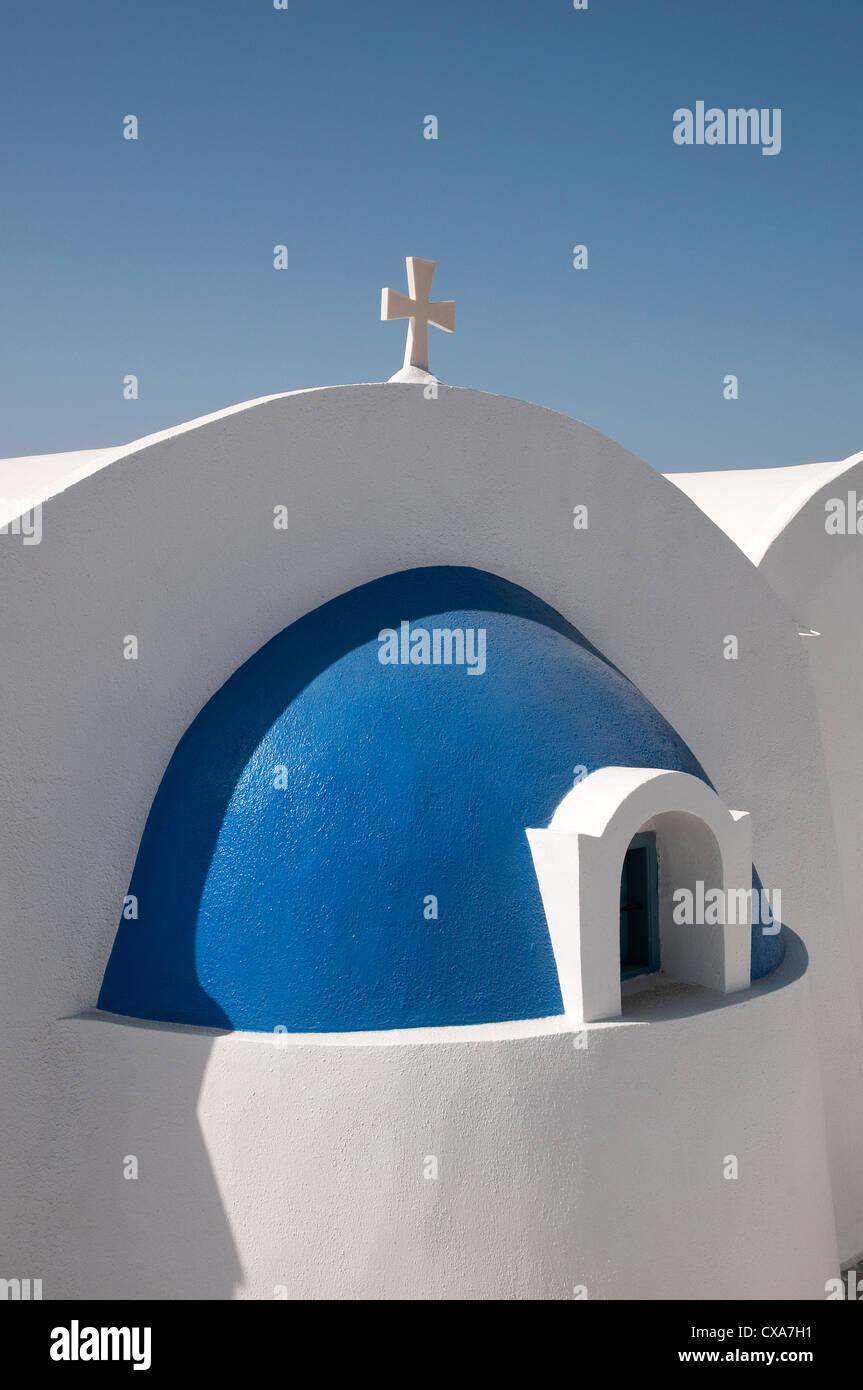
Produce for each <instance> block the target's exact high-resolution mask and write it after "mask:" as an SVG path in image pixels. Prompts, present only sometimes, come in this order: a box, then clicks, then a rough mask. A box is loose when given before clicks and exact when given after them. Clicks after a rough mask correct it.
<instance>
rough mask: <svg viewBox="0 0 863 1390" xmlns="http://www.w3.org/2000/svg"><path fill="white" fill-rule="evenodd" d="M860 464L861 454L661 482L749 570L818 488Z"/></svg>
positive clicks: (681, 475) (670, 476) (671, 476)
mask: <svg viewBox="0 0 863 1390" xmlns="http://www.w3.org/2000/svg"><path fill="white" fill-rule="evenodd" d="M860 462H863V452H861V453H859V454H852V455H851V456H850V458H847V459H842V460H840V461H839V462H838V463H800V464H796V465H795V466H793V467H791V468H737V469H727V470H722V471H714V472H708V473H666V474H665V477H666V478H667V479H668V481H669V482H670V483H674V484H675V486H676V487H679V488H680V490H681V492H685V493H686V495H687V496H688V497H691V498H692V501H693V502H694V503H695V504H696V506H697V507H700V508H701V510H702V511H703V512H704V513H705V514H706V515H707V516H709V517H710V519H711V521H713V522H715V523H716V525H717V526H718V527H719V528H720V530H721V531H724V532H725V534H726V535H727V536H730V538H731V540H733V541H734V543H735V544H736V545H738V546H739V547H740V549H741V550H742V551H743V553H744V555H747V556H748V557H749V559H750V560H751V561H752V563H753V564H754V565H760V563H761V561H762V560H763V559H764V556H765V555H766V553H767V551H768V550H769V548H770V546H771V545H772V544H773V542H774V541H775V539H776V537H777V536H778V535H779V533H780V532H781V531H784V529H785V527H786V526H787V525H788V523H789V521H791V520H792V518H793V517H795V516H796V515H797V513H798V512H799V511H800V509H801V508H802V507H804V506H805V505H806V503H807V502H808V501H809V499H810V498H811V497H814V495H815V493H816V492H818V490H819V488H821V487H823V486H824V485H825V483H829V482H832V481H833V479H834V478H838V477H840V476H841V475H842V474H843V473H845V472H846V471H847V470H848V469H850V468H853V467H854V466H855V464H858V463H860Z"/></svg>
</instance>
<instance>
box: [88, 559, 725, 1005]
mask: <svg viewBox="0 0 863 1390" xmlns="http://www.w3.org/2000/svg"><path fill="white" fill-rule="evenodd" d="M423 633H424V634H425V637H423V636H422V634H423ZM435 634H450V637H449V638H444V637H441V638H440V641H438V639H437V637H436V636H435ZM452 634H456V636H452ZM459 634H462V635H463V638H464V640H463V641H461V642H460V640H459V638H458V635H459ZM471 634H473V636H471ZM480 634H482V639H481V641H480ZM448 650H449V651H450V656H451V659H449V660H448V659H447V655H446V654H447V651H448ZM480 652H481V653H482V657H481V660H480ZM436 653H437V654H438V655H439V656H440V660H438V661H436V660H435V655H436ZM460 653H461V657H462V659H461V660H459V654H460ZM471 653H472V654H473V657H474V658H475V660H474V661H473V665H471V662H470V659H469V658H470V655H471ZM606 764H629V765H630V766H633V767H652V766H656V765H659V766H665V767H671V768H677V769H680V770H685V771H687V772H690V773H691V774H693V780H695V777H696V776H697V775H702V776H703V774H702V773H701V770H700V768H699V766H698V763H697V762H696V760H695V758H694V757H693V756H692V754H691V753H690V752H689V750H688V749H687V747H686V745H685V744H684V743H683V742H682V740H681V739H680V738H678V736H677V735H676V733H675V732H674V730H673V729H672V728H671V726H670V725H669V724H668V723H667V721H666V720H665V719H663V717H662V716H661V715H660V714H659V713H658V711H657V710H656V709H655V708H654V707H653V706H652V705H651V704H650V702H649V701H648V700H647V699H646V698H645V697H644V696H643V695H642V694H641V693H640V692H639V691H638V690H637V689H636V688H635V686H634V685H632V683H631V682H630V681H628V680H627V679H626V677H625V676H623V675H622V674H621V672H620V671H618V670H616V669H615V668H614V667H613V666H611V665H610V664H609V663H608V662H607V661H605V660H604V659H603V657H602V656H601V655H600V653H598V652H597V651H596V650H595V648H593V647H592V646H591V644H590V643H589V642H587V641H586V640H585V638H584V637H583V636H582V635H581V633H579V632H578V631H577V630H576V629H575V628H574V627H573V626H572V625H571V624H570V623H568V622H566V621H565V620H564V619H563V618H562V617H561V615H560V614H559V613H556V612H555V611H554V610H553V609H551V608H550V607H548V605H547V604H545V603H542V602H541V601H540V600H539V599H537V598H536V597H535V596H534V595H532V594H530V593H528V592H527V591H526V590H525V589H521V588H519V587H518V586H516V585H514V584H511V583H508V582H506V581H504V580H502V579H499V578H497V577H496V576H494V575H489V574H486V573H483V572H481V571H477V570H470V569H462V568H459V567H433V568H424V569H418V570H411V571H405V572H402V573H400V574H395V575H390V576H388V577H386V578H384V579H380V580H376V581H373V582H372V583H370V584H366V585H363V586H362V587H361V588H359V589H355V590H351V591H350V592H349V593H347V594H343V595H341V596H340V597H339V598H337V599H335V600H333V601H332V602H330V603H328V604H325V605H324V606H323V607H321V608H319V609H316V610H314V611H313V612H312V613H309V614H307V615H306V617H304V618H302V619H300V620H299V621H298V622H296V623H294V624H292V625H291V626H290V627H288V628H286V629H285V630H284V631H283V632H281V633H280V634H279V635H278V636H277V637H275V638H273V640H272V641H271V642H269V643H268V644H267V645H266V646H265V647H264V648H262V650H261V651H259V652H258V653H257V654H256V655H255V656H254V657H252V658H251V660H250V661H248V662H247V663H246V664H245V665H244V666H243V667H241V668H240V670H238V671H237V672H236V673H235V674H234V675H233V676H232V677H231V678H230V679H229V680H228V682H227V683H226V684H225V685H224V686H223V687H222V688H221V690H219V691H217V692H216V694H215V695H214V696H213V697H212V699H211V700H210V701H209V702H208V704H207V705H206V706H205V707H204V709H203V710H202V711H201V713H200V714H199V715H198V717H197V718H196V719H195V721H194V722H193V724H192V725H191V727H190V728H189V729H188V731H187V732H186V734H185V735H184V737H183V739H182V740H181V742H180V744H179V745H178V747H177V749H176V751H175V753H174V756H173V757H172V759H171V762H170V764H169V766H168V768H167V770H166V772H165V775H164V777H163V779H162V783H161V786H160V787H159V791H158V793H157V795H156V798H155V800H154V802H153V805H152V808H151V810H150V814H149V817H148V819H147V823H146V826H145V828H144V833H143V836H142V839H141V845H140V849H139V853H138V858H137V862H136V865H135V870H134V873H133V876H132V882H131V886H130V890H129V891H130V894H133V895H134V896H135V897H136V899H137V902H138V909H139V915H138V919H137V920H134V921H126V920H123V921H122V922H121V924H120V927H119V930H118V932H117V936H116V940H115V943H114V949H113V952H112V954H111V958H110V961H109V963H108V968H107V970H106V973H105V979H104V983H103V986H102V991H101V994H100V998H99V1004H100V1007H101V1008H103V1009H106V1010H110V1011H112V1012H115V1013H120V1014H130V1015H134V1016H136V1017H144V1018H152V1019H161V1020H166V1021H171V1022H182V1023H192V1024H204V1025H215V1026H221V1027H226V1026H227V1027H232V1028H245V1029H253V1030H267V1031H270V1030H272V1029H274V1028H279V1029H286V1030H287V1031H288V1032H354V1031H363V1030H379V1029H387V1028H410V1027H441V1026H449V1025H462V1024H473V1023H491V1022H498V1021H506V1020H510V1019H526V1018H543V1017H549V1016H552V1015H559V1014H560V1013H561V1012H562V1011H563V1003H562V999H561V990H560V984H559V982H558V971H557V967H556V962H555V957H554V953H553V951H552V946H551V941H550V939H549V932H548V925H547V922H546V917H545V913H544V911H543V904H542V899H541V896H540V892H539V886H538V884H537V880H536V875H535V872H534V867H533V861H532V858H531V853H530V848H529V845H528V840H527V835H526V828H527V827H528V826H530V825H533V824H537V823H539V824H547V823H548V821H549V820H550V819H551V817H552V815H553V814H554V812H555V808H556V807H557V806H558V805H559V804H560V801H561V799H562V797H563V796H564V794H565V792H566V790H567V788H568V787H569V786H570V785H571V783H572V778H573V776H575V775H580V774H579V769H582V768H587V769H594V768H597V767H602V766H604V765H606Z"/></svg>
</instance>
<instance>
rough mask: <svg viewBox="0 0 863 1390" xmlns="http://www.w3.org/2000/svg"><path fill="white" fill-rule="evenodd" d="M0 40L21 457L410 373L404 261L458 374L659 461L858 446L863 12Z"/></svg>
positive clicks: (277, 22)
mask: <svg viewBox="0 0 863 1390" xmlns="http://www.w3.org/2000/svg"><path fill="white" fill-rule="evenodd" d="M0 52H2V57H0V76H2V81H0V177H2V191H3V198H2V212H0V260H2V362H0V382H2V386H0V402H2V410H0V456H8V455H13V454H26V453H38V452H49V451H54V450H62V449H80V448H94V447H98V446H102V445H111V444H117V443H123V442H126V441H128V440H131V439H134V438H136V437H138V436H140V435H143V434H145V433H148V432H150V431H153V430H157V429H161V428H164V427H167V426H169V425H172V424H176V423H179V422H180V421H182V420H188V419H191V418H193V417H195V416H197V415H200V414H203V413H205V412H207V411H211V410H218V409H220V408H221V407H223V406H227V405H231V404H233V403H235V402H237V401H242V400H246V399H248V398H250V397H253V396H259V395H264V394H267V393H269V392H275V391H282V390H291V389H293V388H296V387H303V386H318V385H326V384H330V383H340V382H351V381H375V380H381V379H384V378H386V377H387V376H389V375H391V373H392V372H394V371H396V370H397V369H398V368H399V367H400V366H401V359H402V353H403V344H404V328H403V325H401V324H382V323H381V322H380V321H379V301H380V288H381V286H382V285H392V286H393V287H394V288H397V289H404V288H405V285H404V257H405V255H408V254H411V255H417V256H425V257H428V258H429V259H432V260H437V262H438V271H437V276H436V281H435V296H436V297H438V298H454V299H455V300H456V303H457V331H456V333H455V335H454V336H452V337H451V336H449V335H445V334H442V333H439V332H438V331H437V330H436V329H431V330H430V335H431V366H432V370H433V371H436V372H437V374H438V375H439V376H440V377H441V378H442V380H444V381H446V382H450V383H452V384H454V385H458V386H474V387H478V388H480V389H482V390H485V391H492V392H496V393H500V394H503V395H512V396H517V397H520V398H522V399H525V400H531V401H536V402H539V403H540V404H543V405H547V406H550V407H552V408H553V409H555V410H560V411H563V412H565V413H566V414H568V415H574V416H576V417H578V418H579V419H583V420H586V421H587V422H588V423H589V424H591V425H593V426H595V427H596V428H597V429H600V430H602V431H604V432H605V433H607V434H610V435H612V436H613V437H614V438H615V439H618V440H620V441H621V443H623V444H624V445H626V446H627V447H628V448H630V449H631V450H633V452H635V453H637V454H640V455H641V456H642V457H643V458H645V459H647V460H648V462H649V463H651V464H653V465H654V466H655V467H657V468H660V469H662V470H666V471H667V470H673V469H690V468H704V467H710V468H718V467H729V466H730V467H765V466H771V465H776V464H787V463H803V462H808V461H812V460H817V459H832V458H841V457H844V456H846V455H848V454H850V453H852V452H855V451H856V450H859V449H861V448H863V347H861V333H863V289H861V270H863V251H861V246H863V236H861V233H863V177H861V172H863V171H861V163H863V161H861V144H863V84H861V80H860V74H861V69H863V63H861V58H863V3H861V0H819V3H815V0H812V3H808V0H724V3H722V4H714V3H708V0H655V2H654V0H589V9H588V10H587V11H586V12H582V11H574V10H573V8H572V3H571V0H436V3H434V4H431V5H423V4H418V3H408V0H401V2H400V3H396V0H290V8H289V9H288V10H287V11H286V12H281V11H276V10H274V9H273V6H272V0H198V3H195V0H82V2H81V3H78V4H70V3H68V0H62V2H61V0H40V2H39V3H34V0H6V3H5V5H4V6H3V13H2V19H0ZM698 100H705V101H706V102H707V104H708V106H710V105H715V106H717V107H721V108H729V107H738V106H745V107H751V106H757V107H759V108H761V107H771V108H772V107H781V109H782V151H781V153H780V154H779V155H778V156H776V157H772V158H770V157H765V156H763V155H762V154H761V152H760V150H759V149H758V148H751V147H750V148H740V147H737V148H731V147H714V148H708V147H691V148H681V147H678V146H676V145H675V144H674V142H673V140H672V128H673V123H672V113H673V112H674V110H675V109H676V108H678V107H683V106H686V107H693V108H694V106H695V103H696V101H698ZM128 113H132V114H135V115H137V116H138V117H139V120H140V138H139V140H138V141H137V142H132V141H126V140H124V139H123V138H122V119H123V117H124V116H125V115H126V114H128ZM427 114H434V115H436V116H437V117H438V120H439V123H440V131H439V133H440V138H439V139H438V140H437V142H433V141H429V140H425V139H423V136H422V123H423V117H424V116H425V115H427ZM276 243H285V244H286V245H287V246H288V248H289V257H290V264H289V269H288V270H287V271H283V272H278V271H275V270H274V269H273V268H272V248H273V246H274V245H275V244H276ZM576 243H585V244H587V246H588V247H589V255H590V268H589V270H588V271H586V272H585V271H581V272H577V271H575V270H573V268H572V256H571V248H572V247H573V245H575V244H576ZM128 372H134V373H136V374H137V375H138V377H139V379H140V398H139V400H137V401H124V400H123V397H122V381H123V377H124V375H125V374H126V373H128ZM730 372H733V373H735V374H736V375H738V377H739V379H740V399H739V400H738V401H735V402H729V401H725V400H723V397H722V380H723V377H724V376H725V374H726V373H730Z"/></svg>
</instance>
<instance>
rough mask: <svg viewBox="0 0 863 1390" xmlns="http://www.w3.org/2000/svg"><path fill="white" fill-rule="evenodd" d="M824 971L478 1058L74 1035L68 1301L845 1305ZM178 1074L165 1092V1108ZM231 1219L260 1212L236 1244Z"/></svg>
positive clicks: (649, 998)
mask: <svg viewBox="0 0 863 1390" xmlns="http://www.w3.org/2000/svg"><path fill="white" fill-rule="evenodd" d="M801 954H802V953H801ZM798 964H799V963H795V962H789V963H788V966H787V967H784V968H783V984H782V987H781V988H776V987H775V986H776V983H777V982H776V981H773V982H771V983H770V984H762V985H761V986H758V987H756V990H755V991H754V994H752V995H749V994H747V995H738V996H736V1001H735V1002H733V1003H732V1002H730V1001H729V1002H727V1004H726V1006H725V1007H721V1006H718V1004H717V1000H716V997H715V996H710V995H708V994H707V993H706V992H705V991H703V990H696V989H693V988H691V987H685V986H679V987H677V989H672V990H671V991H669V992H667V993H666V992H659V991H654V992H648V993H647V994H643V995H640V996H633V997H632V998H630V999H629V1000H628V1001H627V1009H626V1014H625V1017H624V1020H623V1021H621V1022H615V1023H613V1024H594V1025H589V1026H587V1027H586V1028H585V1030H584V1032H583V1033H582V1034H581V1036H580V1038H579V1041H580V1042H582V1043H584V1042H586V1047H577V1046H575V1045H574V1043H575V1037H576V1036H577V1035H573V1033H571V1032H570V1031H569V1030H566V1031H563V1032H556V1033H547V1034H545V1035H539V1036H525V1037H511V1038H509V1037H506V1036H505V1034H506V1031H507V1030H506V1027H505V1025H498V1027H497V1029H496V1033H497V1036H496V1038H489V1037H488V1036H487V1035H486V1036H485V1037H484V1038H483V1040H482V1041H472V1042H471V1041H467V1040H465V1041H462V1042H453V1043H449V1042H444V1041H438V1042H431V1041H425V1042H412V1043H411V1042H403V1043H402V1044H401V1045H398V1046H388V1045H386V1044H385V1043H379V1044H378V1045H371V1046H345V1045H343V1044H340V1043H339V1042H338V1041H336V1040H335V1039H331V1040H330V1041H329V1042H328V1043H326V1044H324V1045H317V1046H315V1045H310V1044H309V1043H308V1042H307V1041H303V1040H301V1039H299V1038H296V1037H293V1038H291V1039H290V1040H288V1041H287V1042H286V1044H285V1045H283V1046H282V1045H278V1046H277V1045H276V1044H275V1042H274V1040H273V1039H272V1038H271V1037H266V1036H264V1035H261V1034H233V1035H221V1036H219V1037H217V1038H215V1039H214V1038H213V1037H212V1036H207V1035H203V1036H202V1035H201V1034H199V1033H198V1032H197V1030H178V1031H171V1030H169V1029H166V1028H162V1027H158V1026H156V1025H153V1026H150V1027H146V1026H145V1027H136V1026H134V1025H124V1024H122V1023H115V1022H113V1021H110V1022H109V1021H102V1020H101V1019H95V1020H89V1019H84V1020H76V1021H70V1022H69V1023H67V1024H66V1025H65V1028H64V1030H63V1034H64V1038H65V1039H66V1040H67V1041H71V1042H72V1043H73V1045H74V1046H75V1048H76V1050H80V1055H81V1057H82V1059H83V1065H84V1074H83V1080H84V1083H85V1084H84V1086H83V1088H82V1090H83V1094H84V1096H85V1097H86V1100H85V1103H84V1107H83V1111H82V1115H81V1122H82V1125H83V1127H84V1128H85V1129H86V1131H87V1136H88V1137H87V1144H86V1153H85V1157H86V1160H87V1180H86V1183H84V1184H82V1186H81V1190H80V1193H79V1200H78V1203H77V1205H76V1209H75V1221H76V1224H77V1228H78V1232H77V1235H76V1239H75V1246H76V1248H77V1249H78V1250H79V1251H81V1252H82V1254H83V1258H81V1259H79V1262H78V1263H77V1264H75V1265H68V1266H64V1267H63V1269H62V1271H57V1272H56V1274H55V1283H54V1287H53V1290H52V1292H54V1293H55V1294H56V1293H59V1294H62V1296H69V1297H81V1296H84V1297H96V1298H105V1297H121V1298H140V1297H142V1296H148V1297H156V1298H172V1297H180V1298H183V1297H189V1296H190V1294H193V1295H194V1296H196V1297H199V1298H223V1297H226V1296H229V1293H230V1289H231V1284H232V1281H236V1283H235V1287H234V1290H233V1292H234V1295H235V1296H237V1297H241V1298H252V1299H271V1298H273V1296H274V1292H275V1290H276V1289H277V1288H278V1287H281V1288H283V1289H284V1290H285V1291H286V1293H287V1296H288V1297H290V1298H373V1299H378V1298H408V1299H429V1298H431V1299H440V1298H460V1297H466V1298H474V1299H493V1298H554V1299H565V1298H571V1297H573V1296H574V1289H575V1286H576V1285H585V1286H586V1288H587V1294H588V1297H589V1298H592V1299H597V1298H599V1299H609V1298H611V1299H617V1298H638V1299H661V1298H696V1299H725V1298H752V1299H760V1298H767V1299H775V1298H778V1299H795V1298H804V1299H808V1298H813V1299H818V1298H823V1297H824V1294H825V1282H826V1280H827V1279H828V1278H830V1277H832V1276H833V1275H834V1274H835V1271H836V1270H837V1268H838V1258H839V1257H838V1254H837V1250H836V1242H835V1236H834V1232H833V1210H832V1200H831V1193H830V1182H829V1177H828V1170H827V1157H826V1145H825V1138H824V1131H823V1125H822V1124H821V1123H820V1120H819V1113H820V1109H821V1103H820V1078H819V1075H818V1064H817V1055H816V1049H815V1047H814V1045H813V1036H812V1032H811V1023H812V1020H811V1010H810V1007H809V991H808V985H807V981H806V979H805V977H803V978H800V977H799V976H798V978H796V979H795V978H794V976H795V974H796V971H797V965H798ZM442 1031H444V1030H438V1032H439V1034H440V1032H442ZM446 1031H448V1032H449V1031H452V1032H453V1033H454V1034H457V1035H458V1036H460V1037H462V1038H464V1039H469V1038H470V1037H471V1036H472V1030H470V1029H460V1030H446ZM421 1032H422V1034H424V1035H425V1036H428V1034H427V1032H426V1030H421ZM401 1036H402V1037H403V1036H404V1035H401ZM208 1051H209V1056H208V1057H207V1056H206V1054H207V1052H208ZM190 1053H191V1057H192V1058H193V1059H194V1060H193V1062H192V1064H191V1070H192V1071H193V1072H194V1073H196V1074H197V1075H198V1076H200V1072H201V1071H202V1070H203V1084H202V1086H201V1094H200V1100H199V1102H198V1107H197V1120H198V1124H199V1125H200V1134H199V1135H196V1134H195V1133H194V1131H193V1130H192V1129H191V1128H190V1124H189V1116H188V1112H187V1103H188V1095H187V1091H188V1089H189V1087H188V1086H187V1085H186V1084H184V1082H183V1080H182V1078H184V1077H185V1076H187V1075H188V1073H189V1070H190ZM753 1058H757V1061H758V1065H757V1066H753ZM205 1059H206V1060H205ZM155 1065H158V1067H159V1070H160V1072H161V1075H162V1077H163V1081H162V1084H161V1085H160V1086H159V1087H158V1088H157V1089H154V1090H153V1091H148V1092H147V1093H146V1094H145V1095H144V1096H143V1097H142V1095H141V1093H140V1083H139V1081H138V1078H139V1077H140V1076H142V1075H143V1076H148V1075H149V1074H151V1072H152V1070H153V1068H154V1066H155ZM175 1112H176V1113H175ZM121 1152H122V1153H128V1152H134V1153H135V1154H136V1155H137V1156H138V1159H139V1163H140V1170H139V1171H140V1177H139V1179H138V1181H137V1182H129V1181H124V1180H123V1179H122V1178H121V1177H120V1175H119V1172H118V1169H117V1164H116V1162H115V1156H116V1155H117V1154H119V1153H121ZM204 1155H206V1157H207V1158H208V1159H209V1161H210V1163H211V1165H212V1171H213V1174H214V1176H215V1186H216V1188H217V1193H216V1194H214V1193H213V1191H212V1190H211V1188H212V1184H204V1185H203V1201H204V1205H203V1209H202V1207H201V1205H200V1204H201V1197H199V1196H198V1191H197V1185H196V1187H194V1188H193V1187H192V1186H191V1184H190V1183H189V1181H188V1176H187V1175H188V1174H189V1173H190V1172H191V1173H196V1172H197V1170H198V1169H199V1168H200V1167H201V1166H202V1163H203V1159H204ZM730 1155H734V1156H735V1157H736V1158H737V1161H738V1165H739V1170H738V1171H739V1176H738V1178H737V1179H736V1180H733V1179H732V1180H729V1179H727V1178H725V1177H724V1176H723V1171H724V1165H725V1162H726V1159H727V1158H728V1157H729V1156H730ZM429 1156H433V1157H434V1158H435V1159H436V1160H437V1165H438V1169H437V1171H438V1177H437V1179H436V1180H434V1179H428V1178H425V1177H424V1163H425V1161H426V1160H427V1158H428V1157H429ZM198 1185H200V1183H199V1184H198ZM178 1188H179V1191H178ZM157 1191H158V1192H161V1193H162V1194H163V1196H162V1202H161V1205H160V1206H159V1207H158V1209H155V1210H154V1206H153V1200H152V1198H153V1193H154V1192H157ZM217 1201H218V1202H219V1203H221V1205H222V1206H223V1207H224V1209H225V1211H226V1212H234V1213H240V1212H241V1213H242V1218H241V1219H240V1218H238V1217H235V1219H234V1220H232V1221H231V1223H230V1232H228V1224H227V1223H226V1222H225V1221H224V1220H223V1221H222V1222H221V1223H219V1222H218V1221H216V1220H214V1211H213V1208H214V1207H215V1204H216V1202H217ZM178 1224H179V1231H178V1230H177V1226H178ZM198 1224H200V1226H201V1228H202V1230H203V1232H204V1239H201V1237H200V1236H199V1234H198V1229H197V1228H198ZM178 1245H180V1246H181V1254H180V1256H179V1258H177V1255H176V1252H177V1248H178ZM167 1252H172V1253H173V1255H174V1258H172V1259H167V1258H166V1254H167ZM46 1294H47V1290H46Z"/></svg>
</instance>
